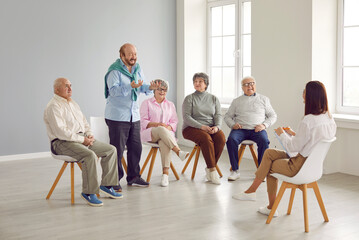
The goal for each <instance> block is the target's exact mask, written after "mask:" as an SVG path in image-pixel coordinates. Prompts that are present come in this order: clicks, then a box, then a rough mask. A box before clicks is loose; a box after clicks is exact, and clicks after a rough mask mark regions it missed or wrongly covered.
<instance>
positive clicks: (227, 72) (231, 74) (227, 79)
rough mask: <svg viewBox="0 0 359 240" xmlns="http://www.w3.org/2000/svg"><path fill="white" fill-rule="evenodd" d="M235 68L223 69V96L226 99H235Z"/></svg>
mask: <svg viewBox="0 0 359 240" xmlns="http://www.w3.org/2000/svg"><path fill="white" fill-rule="evenodd" d="M235 79H236V76H235V68H234V67H226V68H223V96H224V97H226V98H234V97H235V93H236V91H235V89H236V85H235Z"/></svg>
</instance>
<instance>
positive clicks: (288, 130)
mask: <svg viewBox="0 0 359 240" xmlns="http://www.w3.org/2000/svg"><path fill="white" fill-rule="evenodd" d="M283 129H284V131H285V132H286V133H288V134H289V135H291V136H295V132H294V131H293V130H292V129H291V128H290V127H284V128H283Z"/></svg>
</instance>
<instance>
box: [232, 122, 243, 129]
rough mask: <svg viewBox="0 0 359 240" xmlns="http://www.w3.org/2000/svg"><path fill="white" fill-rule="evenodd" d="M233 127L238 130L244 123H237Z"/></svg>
mask: <svg viewBox="0 0 359 240" xmlns="http://www.w3.org/2000/svg"><path fill="white" fill-rule="evenodd" d="M232 129H234V130H237V129H242V125H240V124H239V123H235V124H234V125H233V127H232Z"/></svg>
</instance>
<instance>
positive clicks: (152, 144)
mask: <svg viewBox="0 0 359 240" xmlns="http://www.w3.org/2000/svg"><path fill="white" fill-rule="evenodd" d="M142 144H143V145H147V146H150V147H155V148H159V147H160V145H158V143H154V142H144V143H142Z"/></svg>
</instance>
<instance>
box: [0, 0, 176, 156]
mask: <svg viewBox="0 0 359 240" xmlns="http://www.w3.org/2000/svg"><path fill="white" fill-rule="evenodd" d="M175 4H176V2H175V0H131V1H129V0H104V1H96V0H74V1H65V0H32V1H26V0H0V5H1V8H0V29H1V38H0V79H1V83H2V87H1V88H0V109H1V123H0V128H1V129H0V132H1V138H0V146H1V147H0V156H2V155H11V154H23V153H34V152H43V151H49V142H48V138H47V136H46V131H45V126H44V123H43V120H42V116H43V110H44V108H45V106H46V104H47V102H48V101H49V100H50V98H51V97H52V95H53V94H52V84H53V81H54V80H55V79H56V78H57V77H60V76H64V77H67V78H69V79H70V81H71V82H72V84H73V98H74V99H75V101H77V102H78V103H79V105H80V106H81V108H82V110H83V112H84V113H85V115H86V117H87V118H88V119H89V117H90V116H103V113H104V107H105V99H104V95H103V88H104V80H103V77H104V75H105V73H106V71H107V69H108V67H109V65H110V64H111V63H112V62H113V61H114V60H116V58H118V50H119V48H120V46H121V45H122V44H123V43H126V42H131V43H134V44H135V45H136V46H137V49H138V62H139V63H140V64H141V67H142V68H143V70H144V73H145V75H146V77H147V80H152V79H154V78H163V79H166V80H168V81H169V82H170V85H172V86H175V83H176V81H177V79H176V5H175ZM168 98H169V99H170V100H172V101H174V102H176V88H175V87H172V88H170V91H169V93H168Z"/></svg>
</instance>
